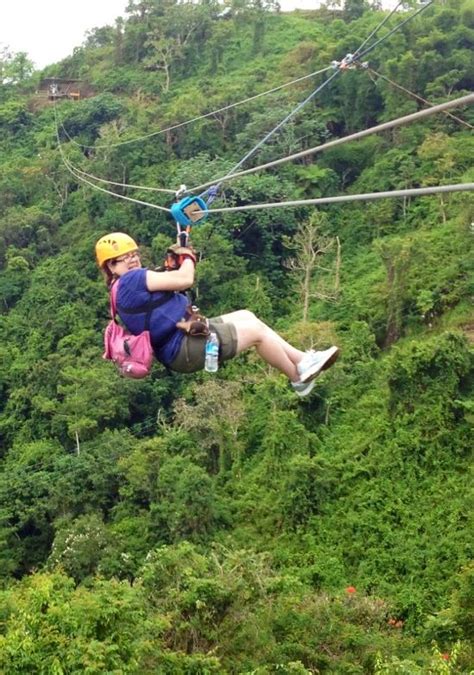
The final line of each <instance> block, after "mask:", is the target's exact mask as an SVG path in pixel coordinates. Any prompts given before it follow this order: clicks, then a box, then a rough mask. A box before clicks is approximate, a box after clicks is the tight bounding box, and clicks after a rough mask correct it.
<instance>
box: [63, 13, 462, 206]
mask: <svg viewBox="0 0 474 675" xmlns="http://www.w3.org/2000/svg"><path fill="white" fill-rule="evenodd" d="M433 2H434V0H430V1H429V2H427V3H426V4H424V5H423V6H422V7H421V8H419V9H418V10H417V11H416V12H415V13H414V14H412V15H410V16H409V17H407V18H406V19H405V20H404V21H402V22H401V23H399V24H397V26H395V27H394V28H393V29H392V30H391V31H389V33H387V34H386V35H384V36H383V37H381V38H380V39H379V40H377V41H376V42H375V43H373V44H372V45H371V46H370V47H368V48H367V49H365V50H364V51H362V52H361V51H360V50H361V48H362V47H363V45H365V44H366V43H367V42H368V40H369V39H370V37H372V36H373V35H374V34H375V33H376V32H377V31H378V30H379V29H380V28H381V27H382V26H383V24H384V23H385V22H386V20H388V18H389V17H390V16H391V15H392V14H393V13H394V11H395V10H396V9H397V7H398V5H397V7H396V8H395V9H394V10H392V12H391V13H390V15H389V16H388V17H386V18H385V19H384V20H383V21H382V22H381V24H380V25H379V26H377V27H376V29H375V30H374V31H372V33H371V35H369V37H368V38H367V39H366V40H365V41H364V42H363V43H362V45H361V46H360V47H359V48H358V49H357V50H356V54H357V55H358V56H357V60H360V59H361V58H362V57H363V56H364V55H366V54H368V53H369V52H370V51H372V50H373V49H374V48H375V47H376V46H377V45H379V44H380V43H381V42H382V41H384V40H386V39H387V38H388V37H390V36H391V35H393V33H394V32H395V31H397V30H399V29H400V28H401V27H402V26H403V25H405V24H406V23H407V22H408V21H410V20H411V19H413V18H414V17H415V16H417V15H418V14H419V13H420V12H422V11H423V10H424V9H426V8H427V7H429V6H430V5H431V4H432V3H433ZM359 52H360V53H359ZM353 61H354V55H352V54H348V55H347V56H346V58H345V60H343V61H342V62H341V64H343V63H344V65H345V66H347V65H349V64H350V63H352V62H353ZM336 64H337V62H336ZM341 64H337V65H339V67H338V69H337V70H336V71H335V72H334V73H333V74H332V75H331V76H330V77H329V78H328V79H327V80H325V81H324V82H323V83H322V85H320V86H319V87H317V89H316V90H314V91H313V92H312V93H311V94H310V95H309V96H308V97H307V98H306V99H305V100H304V101H302V102H301V103H299V104H298V105H297V106H296V108H295V109H294V110H293V111H292V112H290V113H289V115H287V116H286V117H285V119H284V120H282V121H281V122H280V123H279V124H278V125H277V126H276V127H275V128H274V129H273V130H272V131H270V132H269V133H268V134H267V135H266V136H265V138H263V139H262V140H261V141H260V142H259V143H258V144H257V145H256V146H255V147H254V148H253V149H252V150H251V151H249V152H248V153H247V154H246V155H245V156H244V157H243V158H242V159H241V160H240V161H239V162H238V163H237V164H236V165H235V167H234V168H233V169H232V170H231V172H230V173H228V174H226V175H225V176H224V177H222V178H221V179H217V185H216V184H215V183H216V179H214V180H213V181H210V182H208V183H205V184H202V185H200V186H197V187H195V188H192V189H191V190H188V189H185V190H183V191H182V192H181V194H189V193H191V192H197V191H199V190H202V189H204V188H211V189H213V190H214V194H212V195H211V198H210V199H209V200H208V203H210V202H211V201H212V200H213V199H214V198H215V196H216V194H217V190H218V188H219V187H220V185H221V183H223V182H225V181H227V180H229V179H230V178H236V177H240V176H243V175H247V174H249V173H254V172H256V171H260V170H262V169H266V168H270V167H272V166H277V165H279V164H282V163H284V162H288V161H290V160H293V159H297V158H301V157H305V156H307V155H309V154H315V153H316V152H320V151H322V150H323V149H327V148H330V147H334V146H336V145H339V144H342V143H345V142H348V141H350V140H356V139H359V138H363V137H364V136H366V135H369V134H372V133H376V132H379V131H384V130H386V129H390V128H393V127H397V126H401V125H402V124H407V123H409V122H411V121H413V120H415V119H421V118H424V117H426V116H428V115H431V114H434V113H437V112H444V111H445V110H447V109H449V108H452V107H456V106H459V105H469V104H471V103H472V102H473V99H474V94H470V95H468V96H464V97H461V98H459V99H456V100H454V101H448V102H446V103H443V104H439V105H437V106H433V107H431V108H428V109H426V110H421V111H418V112H416V113H413V114H411V115H406V116H405V117H401V118H397V119H396V120H392V121H391V122H387V123H384V124H381V125H378V126H376V127H372V128H370V129H366V130H363V131H360V132H357V133H355V134H352V135H350V136H346V137H344V138H340V139H335V140H333V141H329V142H328V143H325V144H323V145H320V146H317V147H314V148H309V149H307V150H304V151H301V152H299V153H295V154H293V155H289V156H287V157H284V158H281V159H279V160H275V161H273V162H268V163H267V164H263V165H260V166H257V167H253V168H251V169H247V170H245V171H240V172H237V171H236V169H238V168H239V167H240V166H242V164H243V163H244V162H245V161H246V160H247V159H248V158H249V157H251V156H252V155H253V154H254V153H255V152H256V151H257V150H258V149H259V148H260V147H261V146H262V145H263V144H264V143H265V142H266V141H267V140H268V139H269V138H270V137H271V136H272V135H273V134H274V133H275V132H276V131H277V130H279V129H280V128H281V127H282V126H283V125H284V124H285V123H286V122H287V121H288V120H289V119H290V118H291V117H292V116H293V115H295V114H296V113H297V112H298V111H299V110H300V109H301V108H302V107H303V106H304V105H305V104H306V103H307V102H308V101H310V100H311V99H312V98H313V97H314V96H315V95H316V94H317V93H318V92H319V91H321V90H322V89H323V88H324V87H325V86H327V84H329V83H330V82H331V81H332V80H333V79H334V78H335V77H336V76H337V75H338V74H339V72H340V70H341V69H342V67H341ZM327 70H329V68H326V69H324V71H323V72H325V71H327ZM308 77H309V76H308ZM262 95H264V94H263V93H262ZM55 117H56V135H57V141H58V147H59V149H60V153H61V157H62V160H63V162H64V164H65V166H66V168H67V169H68V170H69V171H70V173H71V174H72V175H73V176H74V177H75V178H77V179H78V180H81V181H82V182H84V183H86V184H88V185H90V186H91V187H92V188H95V189H97V190H99V191H101V192H104V193H107V194H110V195H112V196H114V197H118V198H119V199H124V200H126V201H130V202H133V203H137V204H141V205H144V206H150V207H151V208H155V209H159V210H162V211H166V212H168V213H170V212H171V209H168V208H166V207H163V206H159V205H157V204H152V203H150V202H145V201H142V200H137V199H132V198H131V197H126V196H125V195H120V194H117V193H115V192H112V191H110V190H106V189H104V188H100V187H99V186H97V185H95V184H94V183H91V182H90V181H88V180H86V179H85V178H84V177H83V176H89V177H91V178H94V179H96V180H99V181H102V182H107V183H109V184H113V185H117V186H120V187H134V188H137V189H148V190H154V191H160V192H164V191H165V189H164V188H152V187H145V186H133V185H127V184H125V183H117V182H112V181H106V180H105V179H101V178H98V177H95V176H93V175H92V174H87V173H86V172H84V171H82V170H80V169H76V168H75V167H74V166H73V165H72V164H71V163H70V162H69V161H68V160H67V159H66V157H65V155H64V152H63V150H62V147H61V140H60V137H59V128H58V117H57V110H56V107H55ZM201 117H202V116H201ZM66 133H67V132H66ZM156 133H160V132H154V134H150V135H155V134H156ZM161 133H162V132H161ZM150 135H148V136H147V137H149V136H150ZM120 145H121V143H120ZM83 147H84V146H83ZM85 147H94V146H85ZM106 147H112V146H106ZM81 174H82V175H81ZM470 186H471V184H459V185H457V186H456V185H454V186H438V187H434V188H421V190H422V192H420V189H416V190H415V191H413V190H411V191H391V192H387V193H369V194H368V196H367V195H362V196H361V195H359V196H354V195H347V196H339V197H328V198H324V200H323V201H321V199H317V200H302V201H296V202H295V201H292V202H279V203H274V204H268V205H265V204H260V205H253V206H252V205H249V206H244V207H226V208H222V209H211V210H209V212H216V213H217V212H224V211H238V210H244V209H253V208H265V207H266V206H268V208H274V207H277V206H278V205H281V206H296V205H299V204H317V203H333V202H340V201H348V200H356V199H369V198H371V199H381V198H384V197H386V196H390V195H391V196H401V195H408V194H411V195H415V194H433V193H435V192H446V191H454V190H455V189H458V190H468V189H472V187H470ZM211 189H207V190H206V191H205V192H204V193H203V194H206V193H207V192H209V193H211ZM427 190H428V191H427ZM168 192H173V191H172V190H169V191H168ZM326 200H329V201H326ZM200 213H204V212H202V211H201V212H200Z"/></svg>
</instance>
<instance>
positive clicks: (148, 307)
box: [110, 279, 174, 330]
mask: <svg viewBox="0 0 474 675" xmlns="http://www.w3.org/2000/svg"><path fill="white" fill-rule="evenodd" d="M118 283H119V280H118V279H117V281H114V283H113V284H112V286H111V288H110V314H111V316H112V319H113V320H114V321H115V315H116V314H117V309H118V310H119V313H121V314H146V316H145V327H144V329H143V330H149V329H150V317H151V313H152V311H153V310H154V309H156V308H157V307H161V305H164V304H165V302H168V301H169V300H171V299H172V298H173V297H174V293H173V292H172V291H168V292H166V293H163V295H162V296H161V298H158V299H157V300H152V299H151V297H150V300H149V301H148V302H146V303H144V304H143V305H139V306H138V307H130V308H127V307H122V306H121V305H118V307H117V293H118Z"/></svg>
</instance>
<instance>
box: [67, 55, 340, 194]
mask: <svg viewBox="0 0 474 675" xmlns="http://www.w3.org/2000/svg"><path fill="white" fill-rule="evenodd" d="M331 69H332V66H326V67H325V68H321V69H320V70H316V71H315V72H314V73H309V75H303V76H302V77H298V78H297V79H295V80H291V82H285V83H284V84H280V85H279V86H277V87H274V88H273V89H268V90H267V91H262V92H260V93H259V94H255V95H254V96H249V97H248V98H245V99H242V100H241V101H236V102H235V103H229V105H226V106H223V107H222V108H217V110H212V111H211V112H208V113H204V114H203V115H198V116H197V117H193V118H192V119H190V120H187V121H186V122H179V123H178V124H173V125H172V126H170V127H166V128H165V129H159V130H158V131H152V132H151V133H149V134H145V135H144V136H139V137H137V138H132V139H129V140H128V141H120V142H118V143H110V144H105V143H104V144H102V145H83V144H82V143H78V142H77V141H75V140H74V139H73V138H71V136H70V135H69V134H68V132H67V129H66V128H65V127H64V124H63V123H62V122H60V126H61V128H62V130H63V131H64V133H65V135H66V136H67V137H68V139H69V140H70V141H71V143H73V144H74V145H77V146H79V147H80V148H88V149H91V150H97V149H101V148H116V147H119V146H120V145H128V144H130V143H138V142H139V141H144V140H146V139H148V138H152V137H153V136H158V135H159V134H164V133H166V132H167V131H174V129H179V128H181V127H184V126H186V125H188V124H192V123H193V122H198V121H199V120H202V119H205V118H206V117H212V116H213V115H217V114H218V113H221V112H225V111H226V110H230V109H231V108H236V107H237V106H240V105H244V104H245V103H249V102H250V101H255V100H256V99H257V98H261V97H262V96H267V95H268V94H273V93H275V92H276V91H280V89H284V88H285V87H290V86H291V85H293V84H297V83H298V82H303V81H304V80H308V79H309V78H311V77H316V75H321V74H322V73H325V72H327V71H328V70H331ZM173 192H174V191H173Z"/></svg>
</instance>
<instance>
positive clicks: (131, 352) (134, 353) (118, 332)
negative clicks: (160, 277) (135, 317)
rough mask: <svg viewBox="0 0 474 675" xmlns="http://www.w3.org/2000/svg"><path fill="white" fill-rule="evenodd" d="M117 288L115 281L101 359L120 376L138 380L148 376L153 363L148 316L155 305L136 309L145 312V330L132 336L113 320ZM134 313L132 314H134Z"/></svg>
mask: <svg viewBox="0 0 474 675" xmlns="http://www.w3.org/2000/svg"><path fill="white" fill-rule="evenodd" d="M117 288H118V282H117V281H116V282H115V283H114V284H113V285H112V288H111V289H110V314H111V316H112V321H109V323H108V324H107V327H106V329H105V333H104V345H105V352H104V355H103V358H104V359H107V360H109V361H113V362H114V363H115V365H116V366H117V369H118V371H119V373H120V375H123V376H124V377H133V378H135V379H136V380H139V379H141V378H143V377H146V376H147V375H149V374H150V371H151V365H152V363H153V358H154V352H153V347H152V346H151V339H150V331H149V323H150V314H151V312H152V309H153V308H154V307H155V306H156V303H154V304H152V303H150V304H149V305H147V307H145V308H138V309H139V310H141V311H142V312H145V311H146V319H145V330H144V331H143V333H140V334H139V335H132V333H129V332H128V331H126V330H125V329H124V328H122V326H120V325H119V324H118V323H117V321H116V320H115V315H116V314H117V306H116V303H117ZM159 304H161V302H160V303H159ZM136 311H137V310H135V311H134V312H133V313H136Z"/></svg>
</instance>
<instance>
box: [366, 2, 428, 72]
mask: <svg viewBox="0 0 474 675" xmlns="http://www.w3.org/2000/svg"><path fill="white" fill-rule="evenodd" d="M433 2H434V0H429V2H427V3H425V4H424V5H422V6H421V7H419V8H418V9H417V10H416V12H414V13H413V14H410V16H407V18H406V19H404V20H403V21H402V22H401V23H398V24H397V25H396V26H395V27H394V28H392V30H391V31H389V32H388V33H387V34H386V35H383V36H382V37H381V38H379V39H378V40H376V41H375V42H374V43H373V44H371V45H370V47H367V49H364V51H362V52H361V53H360V54H357V61H360V60H361V59H362V58H363V57H364V56H365V55H366V54H368V53H369V52H371V51H372V50H373V49H375V47H377V46H378V45H379V44H380V43H381V42H384V41H385V40H387V38H389V37H390V36H392V35H393V34H394V33H395V32H396V31H397V30H399V29H400V28H401V27H402V26H404V25H405V24H406V23H408V22H409V21H411V20H412V19H414V18H415V16H418V14H420V13H421V12H424V10H425V9H427V8H428V7H430V6H431V5H432V4H433Z"/></svg>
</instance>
